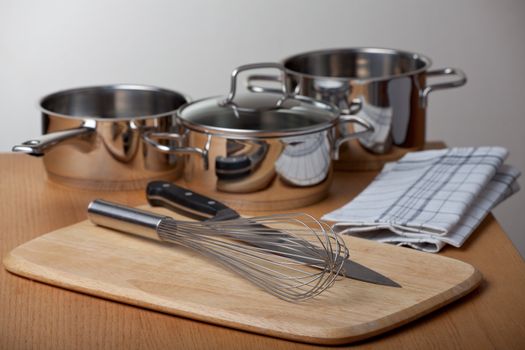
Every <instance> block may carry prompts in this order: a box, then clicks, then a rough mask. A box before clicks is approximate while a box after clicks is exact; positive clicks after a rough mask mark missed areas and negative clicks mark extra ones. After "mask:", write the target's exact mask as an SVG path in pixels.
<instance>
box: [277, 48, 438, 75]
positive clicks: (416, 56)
mask: <svg viewBox="0 0 525 350" xmlns="http://www.w3.org/2000/svg"><path fill="white" fill-rule="evenodd" d="M342 52H363V53H383V54H396V55H399V54H401V55H406V56H411V57H412V58H413V59H415V60H421V61H423V63H424V65H423V67H421V68H419V69H415V70H412V71H410V72H406V73H402V74H395V75H385V76H381V77H370V78H352V77H333V76H324V75H315V74H310V73H301V72H298V71H295V70H292V69H290V68H288V67H287V62H289V61H291V60H293V59H297V58H299V57H301V56H309V55H315V54H321V53H324V54H336V53H342ZM281 62H282V64H283V68H284V70H285V72H286V73H287V74H290V75H297V76H301V77H307V78H311V79H332V80H338V81H349V80H352V81H356V82H360V83H368V82H376V81H384V80H389V79H394V78H400V77H407V76H411V75H417V74H420V73H422V72H424V71H426V70H427V69H428V68H429V67H430V66H431V65H432V60H431V59H430V58H428V57H427V56H425V55H422V54H419V53H416V52H412V51H405V50H398V49H390V48H382V47H347V48H331V49H330V48H329V49H320V50H313V51H306V52H301V53H298V54H294V55H291V56H288V57H286V58H285V59H283V60H281Z"/></svg>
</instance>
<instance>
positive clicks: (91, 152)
mask: <svg viewBox="0 0 525 350" xmlns="http://www.w3.org/2000/svg"><path fill="white" fill-rule="evenodd" d="M186 102H187V98H186V97H185V96H184V95H182V94H180V93H177V92H174V91H170V90H166V89H160V88H156V87H151V86H143V85H124V84H120V85H108V86H95V87H85V88H78V89H70V90H65V91H61V92H57V93H54V94H51V95H48V96H46V97H44V98H43V99H42V100H41V101H40V109H41V112H42V134H43V135H42V136H41V137H38V138H34V139H31V140H29V141H26V142H24V143H22V144H20V145H16V146H14V147H13V151H15V152H24V153H28V154H30V155H34V156H43V161H44V165H45V168H46V171H47V174H48V178H49V179H50V180H52V181H55V182H59V183H61V184H65V185H71V186H76V187H82V188H86V189H96V190H129V189H138V188H143V187H145V186H146V184H147V182H148V181H150V180H153V179H165V180H175V179H176V178H178V177H179V176H180V175H181V174H182V171H183V167H184V157H183V156H182V155H181V154H166V153H162V152H158V151H157V150H156V148H155V147H152V146H150V145H149V144H148V143H147V142H145V141H144V134H145V133H146V132H148V133H150V134H151V133H163V132H170V133H174V132H178V131H179V129H178V126H177V123H176V121H175V111H176V110H177V109H178V108H179V107H180V106H181V105H183V104H185V103H186ZM167 142H168V141H164V144H166V145H167ZM171 143H172V144H173V143H178V142H177V141H171Z"/></svg>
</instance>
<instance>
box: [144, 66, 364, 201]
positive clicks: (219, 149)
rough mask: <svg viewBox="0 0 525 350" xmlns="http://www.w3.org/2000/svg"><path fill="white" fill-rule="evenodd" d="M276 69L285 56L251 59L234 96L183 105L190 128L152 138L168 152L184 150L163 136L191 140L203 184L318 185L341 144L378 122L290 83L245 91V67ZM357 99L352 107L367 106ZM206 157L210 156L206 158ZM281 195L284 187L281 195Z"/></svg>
mask: <svg viewBox="0 0 525 350" xmlns="http://www.w3.org/2000/svg"><path fill="white" fill-rule="evenodd" d="M259 68H276V69H279V70H281V69H282V65H280V64H277V63H269V64H267V63H259V64H252V65H245V66H241V67H239V68H237V69H235V70H234V71H233V73H232V76H231V91H230V93H229V95H228V96H227V97H224V96H223V97H211V98H205V99H201V100H198V101H195V102H191V103H189V104H186V105H184V106H183V107H181V108H180V109H179V110H178V111H177V118H178V120H179V121H180V123H181V125H182V126H183V129H184V130H183V132H182V134H177V133H176V134H171V135H170V134H164V135H161V136H160V137H159V135H157V136H156V137H155V138H153V137H150V135H146V140H147V141H148V142H149V143H150V144H151V145H153V146H155V147H157V148H158V149H159V150H160V151H163V152H167V153H171V152H175V153H176V152H178V149H177V147H175V148H169V147H166V146H164V145H162V144H159V143H158V141H159V140H162V139H163V138H162V136H164V139H166V140H169V139H171V138H173V139H175V140H179V139H184V140H185V146H186V148H185V149H186V151H187V152H193V153H195V154H198V155H200V156H201V157H191V156H190V157H188V159H187V163H186V167H185V180H186V184H187V186H188V187H191V188H194V189H196V190H202V188H203V187H209V184H216V186H214V187H216V189H217V190H219V191H223V192H235V193H248V192H255V191H260V190H264V189H265V188H267V187H268V186H270V184H271V183H272V181H281V182H283V183H284V184H285V185H287V186H292V187H294V188H297V189H298V190H297V192H296V193H297V196H300V195H301V191H300V188H301V187H310V186H315V185H318V184H320V183H322V182H323V181H325V180H326V181H328V180H327V177H328V174H329V171H330V169H331V167H332V159H333V158H335V157H336V156H337V152H338V149H339V146H340V145H341V144H342V143H344V142H345V141H346V140H348V139H350V138H354V137H357V136H359V135H362V134H364V133H366V132H372V129H373V128H372V127H371V126H370V125H369V124H368V123H367V122H366V120H362V119H360V118H359V117H356V116H354V115H342V114H341V113H340V111H339V109H338V108H337V107H335V106H333V105H332V104H329V103H326V102H322V101H318V100H314V99H312V98H309V97H304V96H296V95H292V94H290V92H289V91H288V90H287V87H286V86H285V85H283V86H282V89H281V90H279V91H278V92H277V93H273V92H271V93H251V92H248V93H244V94H239V93H238V92H237V76H238V74H239V73H241V72H243V71H248V70H252V69H259ZM359 108H360V104H359V103H353V104H352V103H351V106H349V107H348V108H347V109H348V112H352V113H355V112H357V111H358V110H359ZM346 124H352V125H359V126H361V127H362V128H363V129H364V130H363V131H360V132H356V133H352V134H347V135H345V136H339V135H338V133H337V132H336V128H337V127H340V126H343V125H346ZM203 159H204V161H203ZM273 195H275V196H279V193H275V194H273Z"/></svg>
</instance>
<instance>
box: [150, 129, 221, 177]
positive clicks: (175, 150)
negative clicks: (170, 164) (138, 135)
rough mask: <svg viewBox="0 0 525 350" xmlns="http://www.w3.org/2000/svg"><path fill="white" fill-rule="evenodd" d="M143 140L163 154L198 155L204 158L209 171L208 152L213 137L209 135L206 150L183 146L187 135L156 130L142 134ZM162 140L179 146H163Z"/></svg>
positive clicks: (205, 166)
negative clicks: (173, 142) (174, 142)
mask: <svg viewBox="0 0 525 350" xmlns="http://www.w3.org/2000/svg"><path fill="white" fill-rule="evenodd" d="M142 138H143V139H144V141H146V142H147V143H148V144H149V145H151V146H153V147H155V149H156V150H158V151H159V152H162V153H169V154H197V155H198V156H200V157H202V160H203V162H204V169H206V170H208V168H209V159H208V152H209V149H210V144H211V135H208V138H207V141H206V144H205V145H204V148H199V147H186V146H181V145H182V144H183V143H184V142H183V140H184V139H185V138H186V135H184V134H183V135H181V134H177V133H171V132H156V131H154V130H149V131H145V132H144V133H143V134H142ZM160 140H169V141H176V143H177V145H176V146H171V145H170V146H168V145H163V144H161V143H159V141H160Z"/></svg>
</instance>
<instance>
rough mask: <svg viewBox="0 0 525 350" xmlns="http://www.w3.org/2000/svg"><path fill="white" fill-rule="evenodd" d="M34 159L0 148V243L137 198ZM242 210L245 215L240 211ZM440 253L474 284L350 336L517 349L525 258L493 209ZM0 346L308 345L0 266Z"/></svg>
mask: <svg viewBox="0 0 525 350" xmlns="http://www.w3.org/2000/svg"><path fill="white" fill-rule="evenodd" d="M374 176H375V173H374V172H359V173H350V172H347V173H339V172H336V173H335V174H334V182H333V185H332V187H331V189H330V193H329V196H328V197H327V199H326V200H324V201H323V202H321V203H319V204H317V205H312V206H309V207H305V208H302V209H301V210H304V211H306V212H309V213H310V214H313V215H317V216H320V215H321V214H323V213H325V212H327V211H329V210H332V209H334V208H336V207H338V206H341V205H342V204H344V203H346V202H348V201H349V200H350V199H351V198H352V197H353V196H355V195H356V194H357V193H359V192H360V191H361V190H362V189H363V188H364V187H365V186H366V185H367V184H368V183H369V182H370V181H371V180H372V179H373V177H374ZM45 178H46V176H45V172H44V169H43V166H42V161H41V159H39V158H31V157H28V156H25V155H18V154H2V155H0V193H1V196H2V201H0V220H1V224H2V226H1V227H2V233H1V234H0V250H1V254H2V258H3V257H5V255H6V254H7V253H8V252H9V251H11V250H12V249H13V248H15V247H16V246H18V245H20V244H22V243H24V242H27V241H29V240H31V239H33V238H36V237H38V236H40V235H42V234H44V233H46V232H50V231H53V230H56V229H59V228H61V227H64V226H67V225H71V224H74V223H76V222H79V221H82V220H85V218H86V216H85V208H86V206H87V204H88V203H89V202H90V201H91V200H92V199H94V198H98V197H101V198H105V199H109V200H114V201H119V202H124V203H128V204H129V205H133V206H137V205H142V204H145V203H146V200H145V197H144V194H143V192H142V191H134V192H112V193H107V192H88V191H81V190H75V189H71V188H66V187H61V186H58V185H55V184H52V183H49V182H48V181H46V180H45ZM247 214H250V213H247ZM440 255H444V256H449V257H452V258H456V259H459V260H462V261H465V262H467V263H469V264H472V265H474V266H476V267H477V268H478V269H479V270H480V272H481V273H482V274H483V277H484V281H483V283H482V285H481V286H480V288H478V289H476V290H475V291H474V292H472V293H470V294H469V295H467V296H465V297H464V298H462V299H461V300H459V301H458V302H454V303H452V304H450V305H447V306H445V307H444V308H442V309H440V310H437V311H435V312H433V313H431V314H429V315H427V316H424V317H423V318H421V319H418V320H417V321H415V322H411V323H409V324H407V325H405V326H402V327H400V328H397V329H395V330H393V331H389V332H387V333H384V334H382V335H379V336H376V337H373V338H370V339H368V340H366V341H361V342H358V343H355V344H353V345H352V346H351V347H352V348H365V349H370V348H374V349H388V348H395V349H399V348H403V349H426V348H446V349H454V348H461V349H492V348H497V349H523V348H525V337H524V334H525V301H524V298H523V295H525V263H524V262H523V260H522V258H521V257H520V256H519V254H518V253H517V251H516V249H515V248H514V247H513V246H512V243H511V242H510V240H509V239H508V237H507V236H506V235H505V233H504V232H503V231H502V229H501V227H500V226H499V224H498V223H497V221H496V220H495V219H494V217H493V216H492V215H489V216H488V217H487V218H486V219H485V220H484V222H483V223H482V224H481V226H480V227H479V228H478V229H477V230H476V232H475V233H474V234H473V235H472V237H471V238H470V239H469V241H467V243H466V244H465V245H464V246H463V247H462V248H460V249H455V248H448V247H447V248H445V249H444V250H443V251H442V253H440ZM0 308H1V310H2V317H0V349H166V348H170V349H310V348H312V349H313V348H320V347H319V346H314V345H308V344H304V343H298V342H292V341H287V340H282V339H277V338H272V337H268V336H263V335H258V334H254V333H250V332H244V331H238V330H233V329H230V328H226V327H220V326H215V325H212V324H208V323H205V322H200V321H194V320H191V319H187V318H183V317H175V316H172V315H168V314H165V313H161V312H153V311H149V310H145V309H142V308H138V307H134V306H129V305H126V304H122V303H118V302H113V301H108V300H105V299H101V298H97V297H93V296H89V295H86V294H82V293H75V292H71V291H69V290H65V289H61V288H56V287H53V286H50V285H47V284H43V283H39V282H34V281H31V280H29V279H25V278H20V277H18V276H16V275H13V274H11V273H9V272H7V271H6V270H4V269H0Z"/></svg>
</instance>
